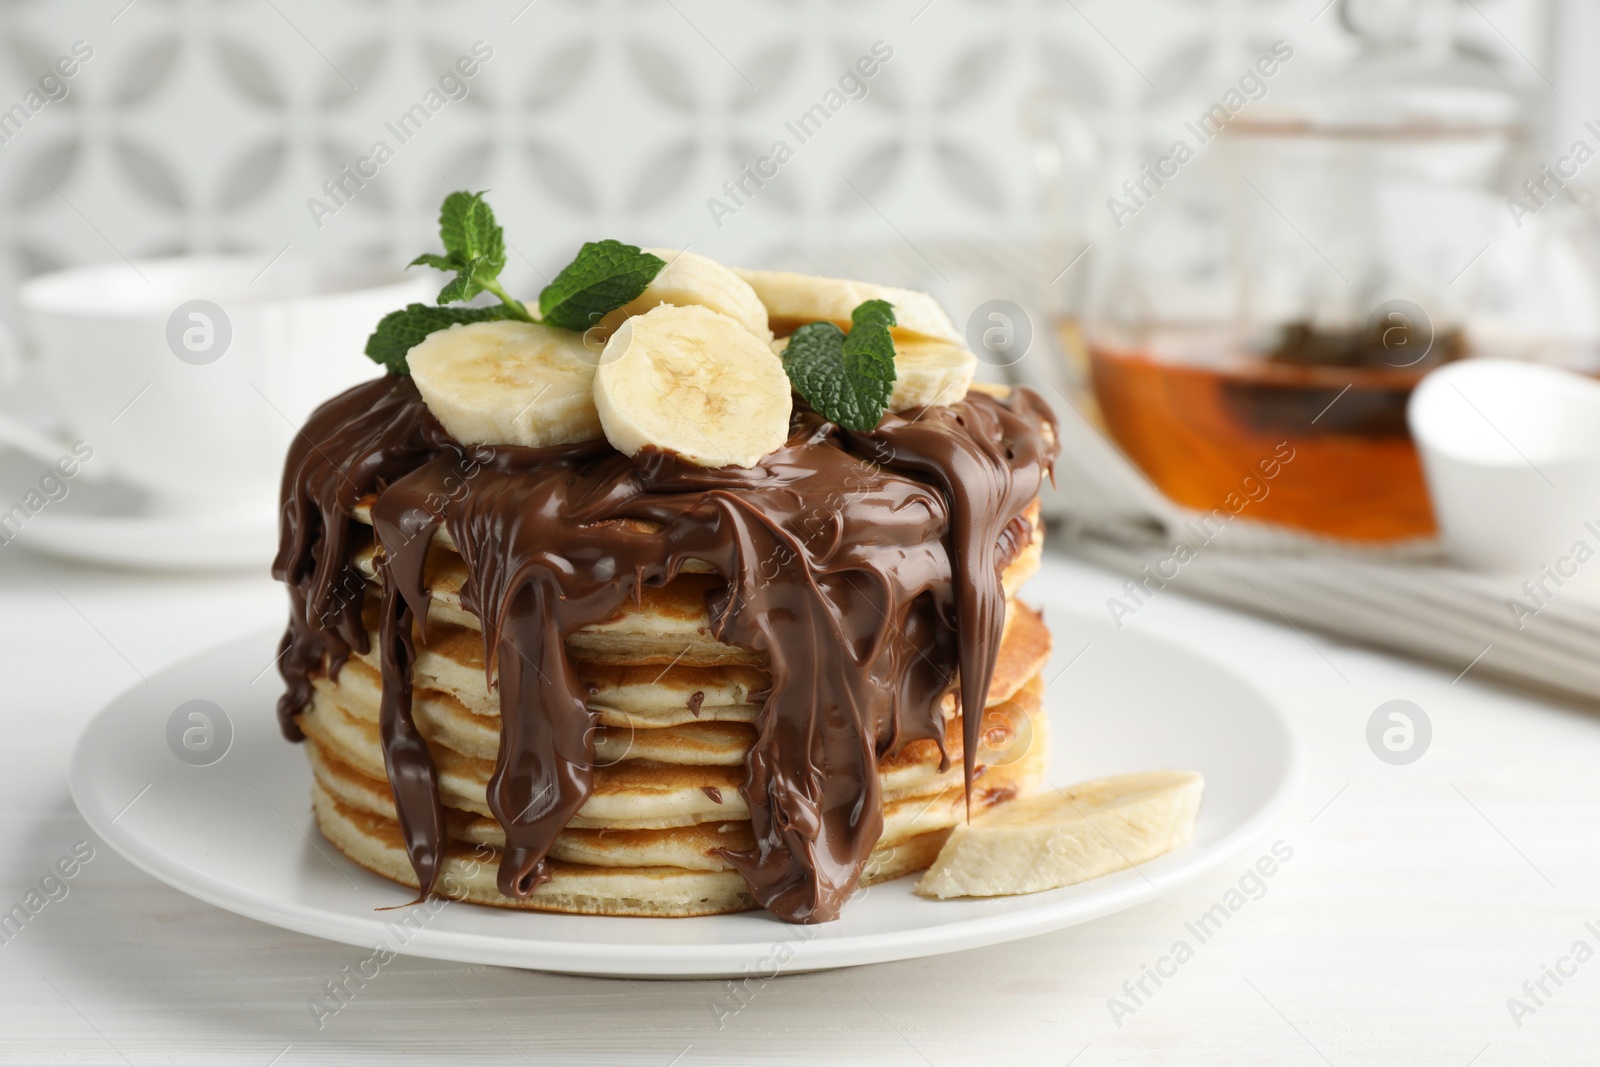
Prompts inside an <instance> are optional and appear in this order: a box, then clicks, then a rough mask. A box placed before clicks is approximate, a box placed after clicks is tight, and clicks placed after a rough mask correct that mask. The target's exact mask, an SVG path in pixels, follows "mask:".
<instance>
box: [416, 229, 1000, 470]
mask: <svg viewBox="0 0 1600 1067" xmlns="http://www.w3.org/2000/svg"><path fill="white" fill-rule="evenodd" d="M650 251H652V252H654V254H656V255H658V256H660V257H661V258H662V259H663V260H665V261H666V264H667V265H666V266H665V267H663V268H662V270H661V272H660V273H659V274H658V275H657V276H656V277H655V279H654V280H652V281H651V282H650V284H649V285H648V286H646V288H645V290H644V292H642V293H641V294H640V295H639V296H638V297H637V298H635V299H634V300H632V301H630V302H629V303H628V304H626V305H624V306H623V307H620V308H618V309H616V310H615V311H613V312H611V313H610V314H609V315H607V316H605V318H604V319H603V320H602V321H601V323H600V330H599V333H598V334H597V335H595V336H585V335H581V334H577V333H574V332H572V331H568V330H562V329H557V328H554V327H550V326H544V325H540V324H536V323H527V322H518V321H513V320H502V321H492V322H481V323H471V324H466V325H456V326H451V327H449V328H448V329H445V330H440V331H438V332H436V333H432V334H429V335H428V337H427V338H425V339H424V340H423V341H422V342H421V343H420V344H418V345H417V346H416V347H414V348H413V349H412V350H411V352H410V353H409V355H408V356H407V362H408V364H409V365H410V368H411V375H412V378H413V379H414V380H415V382H416V386H417V390H418V392H419V393H420V394H421V395H422V398H423V400H424V401H425V402H426V403H427V405H428V408H429V410H431V411H432V412H433V414H434V416H435V417H437V418H438V419H439V421H440V423H441V424H442V425H443V426H444V428H445V429H446V430H448V431H449V432H450V433H451V434H452V435H453V436H454V437H455V438H456V439H457V440H459V441H461V442H462V443H464V444H483V445H498V444H507V445H522V446H527V447H548V446H553V445H564V444H574V443H578V442H582V441H590V440H594V439H596V438H599V437H601V436H604V437H605V438H606V439H607V440H608V441H609V442H610V443H611V445H612V446H613V447H614V448H616V449H617V450H618V451H620V452H623V453H625V454H627V455H630V456H633V455H637V454H638V453H640V452H641V451H643V450H645V449H647V448H655V449H660V450H662V451H666V452H672V453H676V454H677V455H678V456H679V457H681V458H682V459H684V460H685V461H687V462H689V463H693V464H697V465H700V466H704V467H722V466H736V467H752V466H755V465H756V464H757V463H759V462H760V461H761V460H762V458H764V457H765V456H767V455H770V454H771V453H772V452H773V451H775V450H777V449H778V448H781V447H782V446H783V444H784V442H785V441H786V440H787V439H788V435H789V420H790V415H791V412H792V410H793V401H792V396H791V389H790V383H789V380H788V376H787V374H786V372H785V370H784V367H783V361H782V358H781V353H782V351H783V349H784V347H785V346H786V344H787V334H789V333H792V332H793V331H794V330H795V329H796V328H798V327H799V326H802V325H805V324H806V323H811V322H831V323H834V324H835V325H837V326H838V327H839V328H840V329H841V330H844V331H846V332H848V331H849V329H850V326H851V313H852V312H853V311H854V310H855V308H856V307H857V306H858V305H860V304H861V303H863V302H864V301H867V300H886V301H888V302H889V303H890V304H891V305H893V307H894V313H895V318H896V323H897V325H896V326H895V327H894V328H893V330H892V331H891V333H892V336H893V339H894V347H895V374H896V380H895V384H894V390H893V393H892V395H891V397H890V400H889V405H888V408H889V410H890V411H895V412H901V411H907V410H911V409H914V408H923V407H929V406H934V405H948V404H954V403H958V402H959V401H960V400H961V399H962V398H964V397H965V396H966V395H967V391H968V389H969V388H970V387H971V385H972V379H973V374H974V372H975V370H976V369H977V358H976V357H975V356H974V355H973V354H972V353H971V352H970V351H968V350H967V347H966V343H965V341H964V339H963V338H962V337H961V335H960V334H959V333H958V332H957V331H956V328H955V326H954V325H953V324H952V323H951V321H950V318H949V316H948V315H946V314H945V312H944V309H943V308H941V307H940V306H939V304H938V302H937V301H935V300H934V299H933V297H932V296H930V295H928V294H927V293H921V292H916V291H913V290H908V289H895V288H892V287H889V286H882V285H874V284H871V283H868V282H857V281H850V280H847V279H842V278H822V277H816V276H813V275H805V274H790V273H784V272H779V271H753V270H738V269H730V268H728V267H724V266H723V265H721V264H720V263H717V262H716V261H714V260H712V259H709V258H707V257H705V256H702V255H699V254H697V253H694V252H687V251H683V252H679V251H673V250H669V249H651V250H650ZM774 331H776V332H777V333H778V334H781V335H785V336H782V337H780V338H779V339H777V340H774ZM601 338H603V339H604V348H603V349H600V348H599V344H598V343H597V342H598V341H599V340H600V339H601Z"/></svg>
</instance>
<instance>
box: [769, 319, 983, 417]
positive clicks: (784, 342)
mask: <svg viewBox="0 0 1600 1067" xmlns="http://www.w3.org/2000/svg"><path fill="white" fill-rule="evenodd" d="M845 325H846V327H847V328H848V326H849V323H846V324H845ZM788 347H789V339H788V338H787V337H780V338H778V339H777V340H776V341H774V342H772V350H773V351H774V352H776V353H778V355H779V356H780V357H781V356H782V355H783V352H784V350H785V349H787V348H788ZM977 369H978V357H977V356H974V355H973V354H972V353H971V352H968V351H967V349H966V346H965V345H958V344H952V343H950V342H949V341H934V340H931V339H929V338H926V337H896V338H895V339H894V391H893V392H891V393H890V394H889V410H890V411H895V412H899V411H909V410H911V409H912V408H925V407H933V406H935V405H938V404H954V403H957V402H959V401H960V400H961V399H962V398H964V397H965V396H966V395H967V390H968V389H971V388H972V376H973V374H974V373H975V372H976V371H977Z"/></svg>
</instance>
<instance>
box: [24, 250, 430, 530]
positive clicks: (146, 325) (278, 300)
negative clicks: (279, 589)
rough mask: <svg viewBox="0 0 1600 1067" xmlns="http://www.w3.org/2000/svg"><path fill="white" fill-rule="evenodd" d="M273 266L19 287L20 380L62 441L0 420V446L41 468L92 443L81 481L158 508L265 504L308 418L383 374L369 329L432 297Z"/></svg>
mask: <svg viewBox="0 0 1600 1067" xmlns="http://www.w3.org/2000/svg"><path fill="white" fill-rule="evenodd" d="M269 258H270V256H269V255H265V254H264V255H261V256H251V257H243V256H218V257H181V258H175V259H163V260H149V261H143V262H137V261H136V262H134V263H132V264H131V265H130V264H128V263H121V262H113V263H105V264H98V265H95V266H87V267H78V268H73V269H70V270H64V271H59V272H56V273H52V274H46V275H42V276H40V277H37V278H33V279H31V280H29V281H28V282H26V283H24V284H23V286H22V287H21V289H20V290H19V292H18V302H19V304H20V305H21V307H22V310H23V313H24V320H25V326H26V332H27V335H28V338H29V341H30V344H29V350H30V351H29V354H28V356H27V357H26V358H23V359H21V360H20V363H21V364H22V365H23V368H22V371H21V373H23V374H24V375H26V376H28V377H31V378H33V379H35V380H36V381H37V383H38V384H39V385H40V386H41V387H42V391H43V393H44V396H45V403H46V404H47V405H48V406H49V408H50V412H49V413H50V414H51V415H53V416H54V417H55V420H56V421H57V422H59V423H60V425H61V426H62V428H63V436H64V437H66V438H67V439H63V440H55V439H54V438H52V437H48V436H45V435H42V434H41V433H39V432H38V431H37V430H36V429H34V428H33V427H31V426H30V425H28V422H27V421H26V420H22V419H18V418H15V417H14V416H10V417H8V416H0V442H4V443H7V444H10V445H12V446H13V447H17V448H21V449H23V450H24V451H27V452H29V453H31V454H33V455H35V456H36V457H37V458H39V459H41V460H42V461H44V462H47V463H49V462H53V461H54V460H55V459H57V458H59V457H61V456H64V455H67V454H68V453H69V452H70V450H71V448H70V446H71V444H72V442H73V441H77V440H81V441H83V442H86V443H87V445H88V446H89V447H90V448H92V449H93V458H92V460H91V461H90V462H88V463H85V464H84V465H83V467H82V469H83V471H84V473H85V474H86V475H88V476H91V477H94V476H109V477H113V478H116V479H118V480H120V481H123V482H126V483H128V484H131V485H134V486H137V487H139V488H141V489H143V490H145V491H146V492H147V493H149V494H150V496H151V499H152V506H153V509H154V510H158V511H166V512H178V513H182V512H196V513H213V514H214V513H218V512H227V511H238V510H243V509H260V508H262V507H270V506H271V504H272V501H273V500H274V498H275V495H276V492H277V486H278V482H279V479H280V477H281V475H282V470H283V460H284V454H285V451H286V449H287V448H288V445H289V442H290V440H291V439H292V438H293V436H294V434H295V432H296V431H297V430H298V429H299V427H300V426H301V424H302V423H303V422H304V421H305V419H306V416H307V415H309V414H310V412H311V410H312V409H313V408H314V407H315V406H316V405H317V404H319V403H321V402H322V401H323V400H326V399H327V398H328V397H330V396H332V395H334V394H335V393H337V392H339V391H340V390H343V389H345V388H347V387H349V386H351V385H353V384H355V383H356V382H359V381H362V380H364V379H367V378H371V377H374V376H375V375H377V374H380V373H382V371H381V369H380V368H379V367H377V366H376V365H375V364H373V363H372V361H370V360H368V359H367V358H366V357H365V355H363V353H362V350H363V348H364V347H365V345H366V340H367V336H368V335H369V334H370V333H371V332H372V329H373V327H374V326H376V325H377V323H378V320H379V319H380V318H382V317H383V316H384V315H385V314H387V313H388V312H390V311H394V310H396V309H398V308H401V307H404V306H405V305H406V304H407V303H410V302H413V301H429V302H431V298H432V296H433V295H434V294H433V290H434V288H435V284H434V280H433V279H431V278H426V277H422V276H420V275H418V274H413V275H412V276H409V277H408V276H405V275H403V274H401V273H400V272H398V271H393V270H378V269H373V268H359V267H352V266H341V267H329V266H326V265H323V266H319V265H315V264H310V263H306V262H303V261H300V260H296V259H293V258H291V257H289V256H285V257H283V259H282V260H280V261H278V262H275V263H272V264H271V265H270V266H267V263H268V260H269ZM264 267H265V269H263V268H264ZM12 362H13V363H16V362H19V361H18V360H17V359H13V360H12ZM15 370H16V368H15V367H13V371H15Z"/></svg>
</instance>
